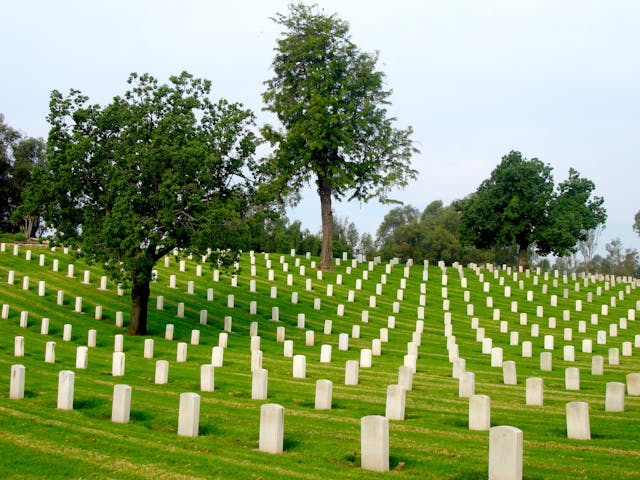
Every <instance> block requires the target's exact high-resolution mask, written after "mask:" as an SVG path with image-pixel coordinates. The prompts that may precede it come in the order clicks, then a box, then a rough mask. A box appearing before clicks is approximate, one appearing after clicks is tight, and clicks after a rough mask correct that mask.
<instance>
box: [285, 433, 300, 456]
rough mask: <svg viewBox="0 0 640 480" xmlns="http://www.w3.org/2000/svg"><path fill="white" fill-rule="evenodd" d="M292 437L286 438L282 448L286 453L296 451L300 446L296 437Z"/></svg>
mask: <svg viewBox="0 0 640 480" xmlns="http://www.w3.org/2000/svg"><path fill="white" fill-rule="evenodd" d="M291 437H292V435H287V436H286V437H284V440H283V442H282V448H283V450H284V451H285V452H286V451H288V450H294V449H295V448H296V447H297V446H298V445H299V444H300V442H299V441H298V440H296V438H295V435H293V437H294V438H291Z"/></svg>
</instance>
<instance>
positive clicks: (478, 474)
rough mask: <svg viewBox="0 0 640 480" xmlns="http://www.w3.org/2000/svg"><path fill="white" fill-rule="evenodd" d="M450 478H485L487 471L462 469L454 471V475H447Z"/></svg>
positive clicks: (474, 479)
mask: <svg viewBox="0 0 640 480" xmlns="http://www.w3.org/2000/svg"><path fill="white" fill-rule="evenodd" d="M449 478H451V479H452V480H481V479H482V480H485V479H486V478H487V472H486V471H485V470H479V469H475V470H464V471H461V472H456V473H455V475H454V476H452V477H449Z"/></svg>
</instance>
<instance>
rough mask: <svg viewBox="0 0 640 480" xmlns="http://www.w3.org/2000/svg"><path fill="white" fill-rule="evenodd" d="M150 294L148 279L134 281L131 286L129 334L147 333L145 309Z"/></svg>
mask: <svg viewBox="0 0 640 480" xmlns="http://www.w3.org/2000/svg"><path fill="white" fill-rule="evenodd" d="M150 295H151V288H150V287H149V281H146V282H145V281H143V282H140V283H135V282H134V284H133V287H132V288H131V320H130V322H129V333H130V334H131V335H146V334H147V311H148V308H149V296H150Z"/></svg>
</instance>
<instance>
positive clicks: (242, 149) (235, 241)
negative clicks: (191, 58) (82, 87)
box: [40, 72, 256, 333]
mask: <svg viewBox="0 0 640 480" xmlns="http://www.w3.org/2000/svg"><path fill="white" fill-rule="evenodd" d="M129 84H130V85H131V89H130V90H128V91H127V92H125V93H124V95H123V96H116V97H115V98H114V99H113V101H112V102H111V103H110V104H108V105H106V106H104V107H101V106H99V105H88V104H87V101H88V98H87V97H85V96H83V95H82V94H81V93H80V92H79V91H77V90H71V91H70V93H69V95H67V96H64V95H62V94H61V93H60V92H58V91H54V92H53V93H52V94H51V102H50V114H49V116H48V120H49V122H50V124H51V130H50V133H49V141H48V159H47V165H46V174H45V175H43V176H42V178H41V183H40V187H41V188H42V190H43V191H45V192H46V195H47V198H46V200H47V210H46V220H47V223H48V225H49V226H51V227H53V228H55V230H56V239H57V241H59V242H62V243H65V244H70V245H73V246H76V247H79V248H80V249H81V251H82V252H83V254H85V255H87V256H88V257H89V258H90V259H92V260H96V261H99V262H100V263H105V264H106V265H107V268H108V271H109V273H110V275H111V276H112V278H114V279H117V280H119V281H121V282H125V283H128V284H132V285H133V286H134V294H133V296H134V297H135V296H136V295H137V290H136V287H140V288H142V291H143V296H144V290H147V291H148V284H149V281H150V280H151V270H152V268H153V266H154V265H155V263H156V262H157V260H158V259H159V258H162V257H163V256H164V255H165V254H166V253H168V252H169V251H171V250H173V249H174V248H180V249H183V248H190V249H193V250H196V251H198V252H204V251H206V249H207V248H213V249H216V248H220V249H223V248H232V249H234V248H238V247H239V245H240V244H241V241H242V240H243V233H242V231H243V229H244V228H245V224H244V216H245V213H246V212H248V211H249V209H248V204H249V202H250V195H251V191H252V185H253V184H252V182H251V180H250V179H249V178H247V173H248V171H247V168H246V167H247V164H248V161H249V160H250V159H251V157H252V155H253V153H254V150H255V145H256V138H255V136H254V134H253V132H252V131H251V128H252V125H253V114H252V113H251V112H250V111H248V110H244V109H243V108H242V107H241V106H240V105H239V104H234V103H229V102H227V101H226V100H224V99H222V100H219V101H218V102H216V103H214V102H212V101H211V100H210V99H209V95H210V89H211V83H210V82H209V81H208V80H201V79H195V78H193V76H192V75H190V74H188V73H186V72H183V73H182V74H180V75H178V76H173V77H171V78H170V83H169V84H159V83H158V81H157V80H156V79H155V78H153V77H152V76H150V75H148V74H144V75H137V74H135V73H134V74H132V75H131V76H130V78H129ZM145 285H146V287H145ZM147 294H148V293H147ZM133 300H134V302H135V301H136V299H135V298H134V299H133ZM141 302H142V303H143V304H144V305H142V307H144V308H146V299H144V298H143V299H142V300H141ZM141 315H143V316H144V318H142V319H141V322H142V323H144V324H146V311H144V312H142V313H141ZM132 323H133V322H132ZM135 333H144V327H141V329H140V330H136V331H135Z"/></svg>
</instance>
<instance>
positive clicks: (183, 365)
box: [0, 245, 640, 479]
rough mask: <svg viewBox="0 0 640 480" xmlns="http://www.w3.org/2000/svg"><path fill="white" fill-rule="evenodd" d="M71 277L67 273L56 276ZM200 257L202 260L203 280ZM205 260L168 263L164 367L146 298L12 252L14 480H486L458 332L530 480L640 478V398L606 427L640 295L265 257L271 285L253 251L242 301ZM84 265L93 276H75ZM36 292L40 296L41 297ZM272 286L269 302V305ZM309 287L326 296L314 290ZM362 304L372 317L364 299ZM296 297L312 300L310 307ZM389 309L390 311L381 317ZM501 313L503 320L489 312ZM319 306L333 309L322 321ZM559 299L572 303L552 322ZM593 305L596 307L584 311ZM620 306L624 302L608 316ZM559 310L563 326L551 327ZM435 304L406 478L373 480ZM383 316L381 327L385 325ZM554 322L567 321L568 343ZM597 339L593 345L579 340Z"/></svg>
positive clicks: (2, 293) (3, 297)
mask: <svg viewBox="0 0 640 480" xmlns="http://www.w3.org/2000/svg"><path fill="white" fill-rule="evenodd" d="M28 249H30V251H31V253H30V257H31V258H30V260H27V256H28V255H29V254H27V250H28ZM14 253H17V255H14ZM41 255H44V259H43V264H42V265H40V263H41V260H40V259H41ZM267 257H268V259H269V260H270V261H271V270H272V271H273V273H272V275H273V280H272V281H270V280H269V275H270V274H269V268H267V263H268V260H267ZM54 260H57V263H58V271H57V272H55V271H53V263H54ZM180 260H183V261H184V262H185V263H184V265H185V269H184V270H185V271H184V272H183V271H180V268H179V262H180ZM197 260H199V259H186V258H185V259H180V258H178V257H175V256H170V257H168V260H167V263H165V262H164V261H162V262H160V263H159V264H158V266H157V271H158V281H157V282H155V283H153V285H152V295H151V299H150V304H149V312H150V315H149V327H150V332H149V335H148V336H147V337H145V338H153V339H154V343H155V348H154V357H153V358H144V356H143V351H144V345H143V344H144V340H145V338H142V337H130V336H128V335H126V322H127V318H128V315H129V309H130V305H129V304H130V297H129V292H127V291H125V292H121V293H123V294H122V295H119V294H118V289H117V286H116V285H114V284H113V283H112V282H108V284H107V290H100V289H99V288H98V287H99V285H100V277H101V276H102V275H104V273H103V272H102V271H101V270H100V268H98V267H96V266H90V267H88V266H87V265H86V264H85V263H84V262H83V260H82V259H81V258H75V257H74V256H73V255H72V254H71V253H64V252H63V251H62V250H60V249H58V250H56V251H51V250H49V249H46V248H43V247H36V246H34V247H24V246H22V247H19V249H18V251H17V252H15V251H14V247H13V246H11V245H6V246H5V248H4V251H2V252H0V304H2V305H8V318H3V319H1V320H0V412H1V415H0V430H1V431H2V434H1V435H0V448H1V449H2V451H3V455H2V456H0V476H1V477H2V478H42V477H49V478H118V479H128V478H131V479H134V478H136V479H142V478H163V479H165V478H176V479H178V478H179V479H183V478H243V479H244V478H254V479H270V478H273V479H276V478H303V479H315V478H322V479H329V478H347V479H349V478H377V477H379V478H383V477H385V476H386V477H389V476H392V477H393V478H402V479H405V478H406V479H409V478H450V479H474V478H486V476H487V461H488V438H489V435H488V432H487V431H472V430H469V428H468V405H469V400H468V398H459V395H458V380H457V379H455V378H452V363H451V362H450V361H449V353H448V350H447V335H448V336H451V335H453V336H455V343H456V344H457V345H458V350H459V356H460V357H461V358H464V359H465V361H466V370H467V371H471V372H474V373H475V381H476V385H475V393H477V394H485V395H488V396H490V397H491V424H492V425H511V426H515V427H517V428H519V429H521V430H522V431H523V432H524V476H525V478H528V479H543V478H556V479H564V478H585V479H586V478H588V479H597V478H602V479H605V478H606V479H609V478H637V477H638V476H639V475H640V450H639V449H638V445H640V397H634V396H629V395H626V397H625V411H624V412H618V413H613V412H606V411H605V389H606V384H607V382H625V381H626V375H627V374H629V373H632V372H640V327H639V326H638V323H639V322H640V320H631V319H630V318H633V317H635V315H638V314H639V313H640V312H638V310H639V309H640V289H638V288H637V287H636V285H637V281H636V283H633V282H631V279H605V278H588V279H586V280H585V279H583V278H580V277H578V278H572V277H571V276H563V275H562V273H560V274H559V275H557V276H556V275H555V274H554V272H551V273H546V274H545V273H544V272H541V273H540V274H539V275H536V272H529V273H526V272H517V271H516V272H512V271H511V270H510V269H502V268H501V269H496V270H495V271H494V270H493V269H489V268H482V269H477V270H474V269H470V268H464V269H457V268H453V267H452V266H448V267H446V269H442V268H440V267H439V266H438V265H434V264H431V265H429V267H428V269H427V270H426V272H427V273H424V271H425V269H424V267H423V265H422V264H419V265H413V266H411V267H408V268H407V267H406V266H405V265H403V264H394V265H386V264H384V263H375V264H374V262H369V261H365V262H357V261H355V260H351V259H349V260H343V261H341V262H340V265H337V266H336V271H335V272H331V273H328V272H323V273H322V278H321V279H319V278H318V272H317V270H316V269H315V262H317V261H318V259H314V258H307V257H306V256H305V255H304V254H302V255H298V256H295V257H294V256H291V255H279V254H271V255H268V256H266V255H265V254H262V253H256V254H255V257H254V260H253V261H254V262H255V272H252V265H251V257H250V254H249V253H245V254H243V255H242V258H241V262H240V267H241V269H240V273H239V274H238V276H237V278H236V281H237V286H232V282H231V278H230V275H229V274H225V273H220V274H219V279H218V281H214V274H213V272H212V270H211V267H209V266H207V265H203V266H202V275H201V276H198V275H197V270H196V269H197V265H198V263H197ZM69 264H73V265H74V277H73V278H70V277H68V276H67V273H68V265H69ZM285 265H286V267H285ZM302 266H303V267H304V270H305V271H304V272H301V271H300V270H301V267H302ZM285 268H286V270H287V271H284V270H285ZM85 270H90V279H89V283H88V284H85V283H83V279H84V271H85ZM10 271H12V272H14V273H13V274H11V275H13V280H14V281H13V284H9V283H8V281H7V280H8V279H9V276H10V273H9V272H10ZM253 273H255V274H254V275H252V274H253ZM301 273H304V275H302V274H301ZM170 275H176V288H169V283H170ZM288 275H291V277H290V278H289V281H288V278H287V276H288ZM27 276H28V277H29V285H28V290H23V282H24V278H25V277H27ZM338 276H341V278H342V283H341V284H338V279H339V278H338ZM443 277H444V278H443ZM481 277H482V278H481ZM463 278H464V279H463ZM252 280H253V281H255V288H253V289H254V290H255V291H251V290H252ZM309 280H310V282H311V285H310V286H311V290H308V289H307V288H306V287H307V282H308V281H309ZM40 281H44V282H45V291H44V296H40V295H39V286H38V282H40ZM189 281H193V282H194V284H193V285H194V287H193V292H194V293H193V294H189V293H187V291H188V282H189ZM445 282H446V283H445ZM288 283H291V285H288ZM465 283H466V286H464V284H465ZM377 284H380V285H378V286H377ZM328 285H332V287H328ZM272 287H276V288H277V292H272ZM357 287H361V288H357ZM328 288H329V289H333V294H332V295H331V296H327V290H328ZM208 289H213V299H212V300H208V298H207V296H208V293H207V290H208ZM443 289H446V291H443ZM487 289H488V291H486V290H487ZM376 290H377V291H378V292H381V293H379V294H376ZM508 290H510V292H509V291H508ZM58 291H63V292H64V301H63V304H62V305H58V302H57V301H58ZM349 291H352V292H353V293H351V295H353V296H354V298H353V301H349V295H350V293H349ZM399 291H400V293H399ZM294 292H297V296H298V300H297V303H293V302H292V294H293V293H294ZM528 292H531V293H528ZM272 293H276V295H275V298H274V295H272ZM505 293H507V294H510V296H505ZM228 295H233V296H234V306H233V308H230V307H229V306H228ZM443 295H445V296H446V298H443ZM158 296H163V297H164V309H163V310H157V309H156V302H157V297H158ZM372 296H375V307H373V306H371V305H372V304H371V303H370V302H371V297H372ZM488 296H490V297H491V298H492V302H493V305H492V306H487V304H488V302H487V297H488ZM552 296H555V297H554V300H552ZM76 297H82V311H81V312H76V311H74V310H75V307H76ZM528 298H529V299H531V298H532V300H528ZM317 299H319V302H320V305H319V307H320V308H319V309H316V308H314V307H317V306H318V305H317V303H318V300H317ZM556 300H557V306H552V303H554V304H555V301H556ZM577 300H580V301H581V302H582V308H581V311H576V301H577ZM251 302H257V303H256V305H257V312H256V314H255V315H252V314H250V303H251ZM513 302H517V305H516V304H513ZM179 303H183V304H184V312H185V313H184V317H183V318H179V317H177V316H176V313H177V310H178V304H179ZM314 303H315V305H314ZM489 303H490V302H489ZM394 304H395V305H394ZM422 304H424V305H422ZM447 304H448V305H447ZM469 304H473V312H470V307H468V305H469ZM339 305H342V306H343V307H340V308H344V315H342V316H340V315H338V314H337V313H338V309H339ZM603 305H607V308H606V309H605V310H608V312H606V315H605V314H603ZM96 306H100V307H102V318H101V319H100V320H96V319H95V310H96ZM539 306H542V310H543V312H538V310H539V309H538V307H539ZM273 307H278V312H279V321H273V320H272V315H273V313H272V312H273ZM421 307H424V308H423V309H424V331H423V333H422V335H420V336H419V338H420V341H421V345H420V346H419V359H418V361H417V372H416V373H415V375H414V380H413V389H412V390H411V391H408V392H407V398H406V416H405V419H404V420H393V421H391V422H390V457H391V459H390V464H391V470H392V472H389V473H381V474H374V473H371V472H367V471H364V470H362V469H361V468H360V419H361V417H363V416H365V415H373V414H377V415H384V414H385V401H386V389H387V385H391V384H396V383H398V368H399V366H401V365H403V361H404V356H405V354H406V353H407V343H408V342H410V341H412V340H413V339H414V338H415V334H414V332H415V331H416V322H417V321H418V320H419V316H420V315H421V310H422V308H421ZM4 308H5V310H6V308H7V307H4ZM496 309H499V311H500V312H499V319H497V315H498V314H497V313H496ZM202 310H207V325H201V324H200V315H201V313H200V312H201V311H202ZM394 310H395V311H394ZM512 310H516V311H512ZM363 311H367V312H368V313H367V314H365V318H364V319H365V320H367V321H366V322H365V321H363V314H362V312H363ZM22 312H28V319H27V327H26V328H21V327H20V321H21V315H22V317H23V318H24V314H23V313H22ZM117 312H123V317H124V319H125V325H124V326H123V327H118V326H116V314H117ZM565 312H568V313H565ZM470 313H472V314H470ZM523 313H526V319H524V318H523V315H522V314H523ZM538 313H542V316H541V317H539V316H538ZM299 314H304V316H305V328H298V327H297V325H298V321H299ZM367 315H368V319H367V318H366V317H367ZM449 315H450V324H451V327H446V326H445V323H447V322H448V317H449ZM567 315H568V317H569V318H568V319H566V320H565V319H564V318H566V316H567ZM594 315H597V318H595V317H594ZM226 316H230V317H232V322H233V325H232V331H231V332H229V333H228V346H227V348H226V349H225V352H224V366H222V367H218V368H216V369H215V391H214V392H200V365H202V364H206V363H211V354H212V347H214V346H217V345H218V342H219V334H220V332H222V331H223V328H224V318H225V317H226ZM390 316H392V317H394V318H395V327H394V328H388V327H389V325H390V321H391V323H393V321H394V320H393V319H391V320H390V319H389V317H390ZM43 317H45V318H48V319H49V324H50V327H49V331H48V333H47V334H45V335H43V334H41V320H42V318H43ZM474 317H475V318H477V320H472V319H473V318H474ZM494 318H496V319H494ZM550 318H555V319H556V320H555V327H554V326H553V324H554V321H553V320H550ZM621 319H626V320H621ZM325 320H331V321H332V324H333V325H332V331H331V333H330V334H325V333H324V328H325ZM525 321H526V324H524V323H525ZM595 321H597V322H598V323H597V325H596V324H594V322H595ZM251 322H257V323H258V335H259V336H260V337H261V350H262V351H263V368H265V369H267V370H268V372H269V373H268V375H269V384H268V400H267V401H257V400H252V399H251V378H252V377H251V370H250V365H251V354H250V335H249V328H250V323H251ZM474 322H477V324H478V327H480V328H484V335H485V337H488V338H491V339H492V343H493V346H494V347H496V346H497V347H502V348H503V357H504V360H505V361H506V360H514V361H515V362H516V368H517V378H518V384H517V385H505V384H504V383H503V371H502V368H499V367H491V355H488V354H483V353H482V342H481V341H478V340H476V338H477V329H476V328H472V323H474ZM580 322H584V323H583V324H580ZM65 324H70V325H71V326H72V327H71V328H72V337H71V340H70V341H64V340H63V329H64V325H65ZM167 324H173V325H174V336H173V340H166V339H165V338H164V336H165V328H166V325H167ZM533 324H536V325H538V327H533V329H534V330H535V329H536V328H537V329H538V335H537V336H532V325H533ZM354 325H359V326H360V337H359V338H353V337H351V338H349V349H348V350H347V351H340V350H339V349H338V336H339V334H340V333H348V334H349V335H350V336H351V335H352V333H353V326H354ZM611 325H616V327H613V328H612V327H611ZM277 327H285V331H286V333H285V335H286V339H287V340H292V341H293V345H294V354H304V355H306V357H307V371H306V378H303V379H299V378H293V376H292V370H293V367H292V359H291V358H288V357H285V356H284V353H283V343H282V342H278V341H277V337H276V333H277V332H276V330H277ZM623 327H626V328H623ZM381 328H388V342H386V343H382V354H381V355H380V356H374V357H373V366H372V367H371V368H360V371H359V384H358V385H344V377H345V362H346V361H347V360H359V359H360V351H361V349H364V348H367V349H369V348H371V346H372V340H374V339H379V338H380V335H381V331H380V329H381ZM566 328H571V340H568V337H566V338H567V340H565V339H564V338H565V334H567V335H568V332H566V333H565V329H566ZM90 329H95V330H97V345H96V347H95V348H90V349H89V354H88V368H87V369H76V368H75V365H76V364H75V359H76V349H77V347H78V346H83V345H87V337H88V332H89V330H90ZM195 329H197V330H200V342H199V344H198V345H191V344H189V345H188V357H187V361H186V362H177V361H176V350H177V344H178V342H187V343H189V342H190V339H191V332H192V330H195ZM448 329H450V330H451V331H450V332H449V331H448ZM582 329H586V331H584V332H581V331H579V330H582ZM309 330H312V331H314V336H315V344H314V345H313V346H306V345H305V338H306V332H307V331H309ZM501 330H502V331H501ZM612 330H617V332H616V331H612ZM598 331H604V332H606V339H607V343H606V344H598V343H597V337H598ZM511 332H518V336H519V339H518V344H517V345H510V343H511ZM118 333H123V334H125V337H124V352H125V355H126V371H125V375H124V376H123V377H113V376H112V371H111V368H112V354H113V350H114V335H115V334H118ZM533 333H534V334H535V332H533ZM612 333H613V334H617V336H612V335H611V334H612ZM445 334H447V335H445ZM545 335H553V336H554V349H553V350H552V351H551V352H552V356H553V370H552V371H550V372H548V371H541V370H540V359H539V355H540V353H541V352H543V351H544V337H545ZM600 335H602V334H600ZM16 336H23V337H24V350H25V355H24V356H23V357H15V356H14V338H15V337H16ZM583 339H591V340H592V343H593V351H592V353H583V352H582V340H583ZM47 341H55V342H56V349H55V350H56V361H55V363H53V364H52V363H45V362H44V355H45V344H46V342H47ZM524 341H530V342H531V344H532V351H533V353H532V356H531V358H526V357H523V356H522V342H524ZM451 342H452V340H449V343H451ZM623 342H631V345H632V352H631V353H632V355H631V356H626V355H622V351H623V350H622V349H623ZM323 344H329V345H332V358H331V362H330V363H320V349H321V345H323ZM565 345H573V346H574V347H575V357H576V358H575V361H574V362H569V361H565V360H563V347H564V346H565ZM610 348H618V349H619V352H620V361H619V365H611V364H609V363H608V356H609V349H610ZM626 348H628V345H627V347H626ZM595 355H601V356H604V358H605V366H604V374H603V375H592V374H591V365H592V357H593V356H595ZM157 360H168V361H169V363H170V366H169V382H168V384H166V385H157V384H155V383H154V376H155V362H156V361H157ZM14 364H22V365H24V366H25V368H26V385H25V398H24V399H19V400H16V399H10V398H9V383H10V370H11V365H14ZM566 367H578V368H579V369H580V382H581V385H580V390H579V391H571V390H566V389H565V384H564V379H565V377H564V375H565V368H566ZM61 370H73V371H75V374H76V378H75V397H74V409H73V410H72V411H65V410H58V409H57V408H56V399H57V388H58V373H59V372H60V371H61ZM534 376H535V377H542V378H543V379H544V406H542V407H539V406H537V407H534V406H528V405H526V404H525V380H526V379H527V378H528V377H534ZM318 379H328V380H331V381H332V382H333V405H332V409H331V410H315V409H314V399H315V383H316V380H318ZM122 383H125V384H127V385H130V386H131V387H132V392H133V393H132V403H131V421H130V423H128V424H117V423H113V422H112V421H111V406H112V403H111V402H112V394H113V386H114V385H115V384H122ZM183 392H197V393H199V394H200V395H201V406H200V412H201V413H200V428H199V436H198V437H196V438H191V437H181V436H178V435H177V422H178V402H179V396H180V394H181V393H183ZM570 401H584V402H588V403H589V407H590V422H591V433H592V438H591V440H584V441H579V440H569V439H567V434H566V419H565V405H566V403H567V402H570ZM263 403H278V404H280V405H282V406H284V408H285V434H284V436H285V440H284V448H285V451H284V453H283V454H279V455H274V454H268V453H264V452H260V451H258V434H259V415H260V406H261V404H263Z"/></svg>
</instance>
